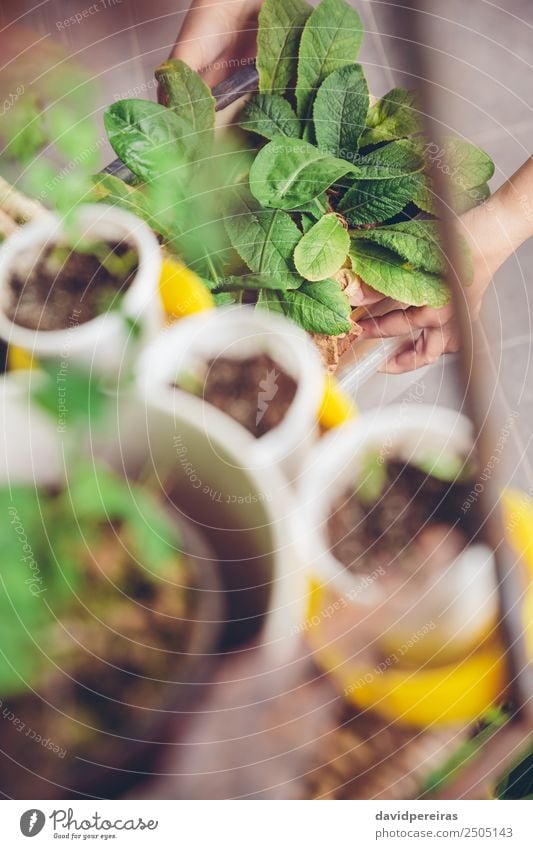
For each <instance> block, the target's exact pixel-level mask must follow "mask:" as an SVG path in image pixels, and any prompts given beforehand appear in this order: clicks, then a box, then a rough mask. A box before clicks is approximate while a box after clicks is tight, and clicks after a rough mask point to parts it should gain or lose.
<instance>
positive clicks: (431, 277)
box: [350, 240, 450, 308]
mask: <svg viewBox="0 0 533 849" xmlns="http://www.w3.org/2000/svg"><path fill="white" fill-rule="evenodd" d="M350 259H351V261H352V268H353V270H354V272H355V273H356V274H358V275H359V276H360V277H361V279H362V280H363V281H364V282H365V283H367V285H368V286H371V287H372V288H373V289H376V291H378V292H381V293H382V294H383V295H386V296H387V297H389V298H394V300H396V301H401V302H402V303H404V304H410V305H411V306H415V307H421V306H425V305H427V306H430V307H435V308H438V307H443V306H445V305H446V304H447V303H448V301H449V300H450V292H449V290H448V287H447V286H446V284H445V283H444V281H443V280H441V278H440V277H438V276H437V275H436V274H429V273H428V272H427V271H420V270H417V269H413V268H412V267H411V265H410V264H409V263H404V262H403V261H402V260H401V259H400V257H398V256H397V255H396V254H394V253H392V251H388V250H387V249H386V248H382V247H381V246H380V245H374V244H371V243H370V242H365V243H363V241H362V240H361V241H359V240H354V241H353V242H352V248H351V251H350Z"/></svg>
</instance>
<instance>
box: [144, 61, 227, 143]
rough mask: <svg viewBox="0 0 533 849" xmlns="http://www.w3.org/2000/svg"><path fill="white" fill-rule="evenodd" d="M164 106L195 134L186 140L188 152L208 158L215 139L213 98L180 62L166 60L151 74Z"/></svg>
mask: <svg viewBox="0 0 533 849" xmlns="http://www.w3.org/2000/svg"><path fill="white" fill-rule="evenodd" d="M155 77H156V79H157V81H158V83H159V85H160V87H161V89H162V91H163V98H164V103H165V106H167V107H168V108H169V109H171V110H172V111H173V112H174V114H175V115H177V116H178V118H180V119H182V120H183V121H184V122H185V125H188V126H190V127H191V128H192V130H193V132H194V133H195V134H196V135H195V137H192V138H191V139H190V140H189V139H188V140H187V148H188V150H190V151H192V150H194V152H195V154H196V155H197V156H198V155H200V154H201V155H202V157H206V156H209V153H210V151H211V148H212V144H213V141H214V137H215V98H214V97H213V95H212V94H211V89H210V88H209V86H207V85H206V83H205V82H204V80H203V79H202V77H201V76H200V74H198V73H196V71H193V69H192V68H190V67H189V66H188V65H187V64H185V62H182V61H181V60H180V59H167V61H166V62H163V64H162V65H160V66H159V68H157V69H156V71H155Z"/></svg>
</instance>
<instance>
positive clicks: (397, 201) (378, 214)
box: [338, 139, 424, 226]
mask: <svg viewBox="0 0 533 849" xmlns="http://www.w3.org/2000/svg"><path fill="white" fill-rule="evenodd" d="M423 167H424V160H423V158H422V157H421V156H420V153H419V151H418V149H417V147H416V145H415V144H414V143H413V142H410V141H407V140H406V139H401V140H400V141H394V142H391V143H390V144H387V145H384V146H383V147H380V148H378V149H377V150H374V151H372V153H369V154H367V155H366V156H360V157H359V158H358V159H357V164H356V165H355V167H354V172H355V175H356V177H357V179H356V180H355V181H354V182H353V185H352V187H351V188H349V189H348V191H347V192H346V194H345V195H344V197H343V198H342V199H341V201H340V203H339V206H338V209H339V212H342V214H343V215H344V216H345V217H346V218H347V220H348V222H349V224H350V225H351V226H355V225H356V224H372V223H375V222H376V221H386V220H387V219H389V218H392V217H393V216H395V215H397V214H398V213H399V212H401V211H402V209H403V208H404V207H405V206H406V204H407V203H409V201H411V200H412V199H413V197H414V195H415V193H416V190H417V188H418V186H419V183H420V182H421V181H423V175H422V169H423Z"/></svg>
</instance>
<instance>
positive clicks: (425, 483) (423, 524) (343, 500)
mask: <svg viewBox="0 0 533 849" xmlns="http://www.w3.org/2000/svg"><path fill="white" fill-rule="evenodd" d="M471 491H472V482H471V480H469V481H466V482H453V483H450V482H446V481H442V480H440V479H438V478H436V477H432V476H431V475H428V473H427V472H425V471H422V470H421V469H418V468H416V467H415V466H412V465H410V464H406V463H403V462H401V461H391V462H389V463H387V464H386V480H385V483H384V485H383V488H382V492H381V495H380V496H379V497H378V498H377V499H376V501H375V502H374V503H371V504H366V503H362V501H361V499H360V498H359V497H358V495H357V487H356V486H354V488H353V489H346V490H345V491H344V493H343V494H342V495H341V496H340V497H339V498H338V499H337V501H336V503H335V504H334V507H333V510H332V512H331V513H330V516H329V519H328V536H329V542H330V546H331V552H332V554H333V555H334V556H335V557H336V558H337V560H339V561H340V562H341V563H342V564H343V565H344V566H345V567H346V568H347V569H349V570H350V571H351V572H353V573H355V574H361V573H369V572H372V571H374V570H375V569H378V568H379V567H382V568H384V569H387V568H388V567H390V566H391V565H392V567H393V573H397V571H398V570H401V572H402V574H405V573H409V572H414V571H416V570H417V569H418V567H419V566H420V565H421V564H424V572H425V574H426V576H429V574H428V573H429V571H433V569H435V570H438V569H440V568H441V567H445V566H446V565H448V564H449V563H451V562H452V561H453V560H454V559H455V558H456V557H457V556H458V555H459V554H460V552H461V550H462V549H463V548H465V547H466V546H467V545H468V544H469V542H470V541H471V539H472V538H473V537H474V536H475V535H476V533H477V531H478V528H477V527H476V524H475V519H474V513H473V512H472V513H471V512H470V511H468V510H467V511H466V512H465V510H463V505H464V504H465V503H467V499H468V496H469V494H470V493H471ZM389 574H390V573H389Z"/></svg>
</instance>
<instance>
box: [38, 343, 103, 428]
mask: <svg viewBox="0 0 533 849" xmlns="http://www.w3.org/2000/svg"><path fill="white" fill-rule="evenodd" d="M40 365H41V369H42V371H44V372H45V374H44V375H43V379H42V380H39V381H36V382H35V385H34V386H33V388H32V397H33V400H34V401H35V402H36V403H37V404H39V406H40V407H41V408H42V409H43V410H45V411H46V412H47V413H50V414H51V415H52V416H54V417H55V418H56V419H57V420H58V422H59V423H60V425H61V428H62V429H63V428H66V427H68V426H71V427H73V428H76V427H79V425H80V423H83V422H86V423H89V422H91V424H92V425H94V424H97V423H98V422H99V421H101V420H102V418H103V416H104V413H105V411H106V409H107V404H108V397H107V395H106V394H105V389H104V387H103V385H102V384H101V383H100V382H99V381H98V379H97V378H96V377H95V376H94V374H91V373H90V372H87V371H84V370H83V369H80V368H79V367H76V366H74V365H73V364H72V363H68V364H67V366H68V367H67V368H65V367H64V364H63V363H62V362H61V361H60V360H43V361H42V362H41V363H40Z"/></svg>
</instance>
